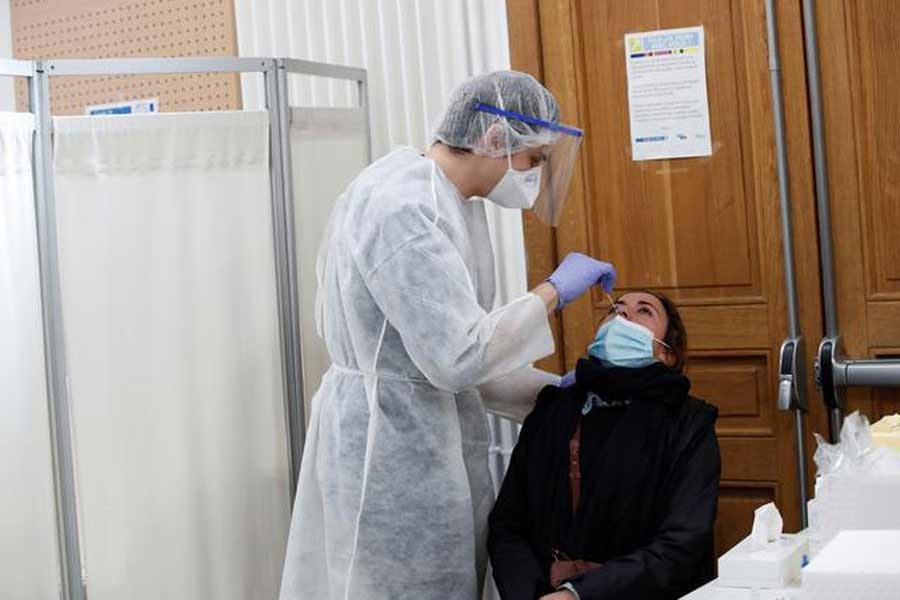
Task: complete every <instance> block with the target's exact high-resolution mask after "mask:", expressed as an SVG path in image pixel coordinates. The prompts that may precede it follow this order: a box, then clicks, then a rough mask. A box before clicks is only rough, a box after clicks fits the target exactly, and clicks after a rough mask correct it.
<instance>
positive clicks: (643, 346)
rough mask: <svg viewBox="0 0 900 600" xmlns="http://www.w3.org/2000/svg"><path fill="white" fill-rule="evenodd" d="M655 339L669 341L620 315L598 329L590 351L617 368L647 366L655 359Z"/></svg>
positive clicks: (656, 340)
mask: <svg viewBox="0 0 900 600" xmlns="http://www.w3.org/2000/svg"><path fill="white" fill-rule="evenodd" d="M653 342H659V343H660V344H662V345H663V346H666V347H668V344H666V343H665V342H663V341H662V340H658V339H656V338H655V337H653V332H652V331H650V330H649V329H647V328H646V327H644V326H643V325H638V324H637V323H632V322H631V321H629V320H628V319H626V318H624V317H622V316H619V315H617V316H616V318H615V319H613V320H612V321H609V322H607V323H604V324H603V325H601V326H600V329H598V330H597V335H596V336H595V337H594V343H592V344H591V345H590V346H588V354H590V355H591V356H593V357H594V358H598V359H600V360H602V361H603V362H606V363H609V364H611V365H615V366H617V367H631V368H638V367H646V366H648V365H651V364H653V363H654V362H656V357H655V356H654V355H653Z"/></svg>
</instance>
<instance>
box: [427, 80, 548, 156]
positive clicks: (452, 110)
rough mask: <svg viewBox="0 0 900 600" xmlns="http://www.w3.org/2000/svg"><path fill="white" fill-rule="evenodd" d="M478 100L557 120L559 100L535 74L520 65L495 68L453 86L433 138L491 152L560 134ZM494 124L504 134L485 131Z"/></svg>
mask: <svg viewBox="0 0 900 600" xmlns="http://www.w3.org/2000/svg"><path fill="white" fill-rule="evenodd" d="M478 104H487V105H490V106H494V107H497V108H500V109H503V110H507V111H514V112H517V113H520V114H523V115H526V116H528V117H531V118H533V119H536V120H539V121H545V122H550V123H557V122H558V121H559V104H557V102H556V99H555V98H554V97H553V94H551V93H550V91H549V90H548V89H547V88H545V87H544V86H543V85H541V84H540V83H539V82H538V80H537V79H535V78H534V77H532V76H531V75H528V74H527V73H520V72H518V71H495V72H493V73H489V74H487V75H478V76H476V77H473V78H471V79H469V80H468V81H465V82H463V83H462V84H461V85H460V86H459V87H458V88H456V90H454V92H453V94H452V95H451V97H450V103H449V105H448V106H447V109H446V111H445V112H444V115H443V118H442V119H441V121H440V124H439V125H438V127H437V129H436V130H435V133H434V139H435V140H436V141H439V142H443V143H445V144H447V145H448V146H452V147H454V148H463V149H466V150H471V151H473V152H474V153H475V154H480V155H484V156H492V157H498V156H505V155H507V153H510V154H515V153H516V152H520V151H522V150H525V149H526V148H534V147H537V146H546V145H550V144H553V143H555V142H556V141H557V139H559V136H560V134H559V132H558V131H553V130H551V129H548V128H546V127H541V126H540V125H535V124H530V123H526V122H524V121H521V120H518V119H508V118H506V117H504V116H501V115H497V114H492V113H489V112H484V111H480V110H476V109H475V106H476V105H478ZM495 125H499V126H500V128H499V129H497V133H498V134H500V133H502V134H504V135H497V136H495V137H492V136H489V135H487V134H488V131H489V130H490V129H491V128H492V127H493V126H495Z"/></svg>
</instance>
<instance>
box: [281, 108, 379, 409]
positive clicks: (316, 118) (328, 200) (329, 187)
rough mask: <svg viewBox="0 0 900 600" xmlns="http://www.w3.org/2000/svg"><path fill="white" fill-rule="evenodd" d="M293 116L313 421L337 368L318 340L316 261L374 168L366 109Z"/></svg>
mask: <svg viewBox="0 0 900 600" xmlns="http://www.w3.org/2000/svg"><path fill="white" fill-rule="evenodd" d="M290 114H291V127H290V143H291V165H290V168H291V175H292V177H291V179H292V181H293V187H294V198H293V200H294V237H295V238H296V254H297V271H298V276H297V277H298V279H297V280H298V282H299V286H300V316H301V321H300V323H301V335H302V343H301V348H302V353H303V354H302V356H303V388H304V398H305V401H306V404H307V410H306V415H307V416H308V415H309V414H311V413H310V410H309V402H310V400H311V399H312V397H313V394H314V393H315V392H316V390H317V389H318V388H319V383H320V381H321V379H322V375H324V374H325V371H327V370H328V367H329V366H330V364H331V362H330V360H329V358H328V351H327V350H326V348H325V342H324V340H322V339H320V338H319V337H318V336H317V335H316V319H315V299H316V286H315V281H316V256H317V255H318V252H319V246H320V244H321V242H322V235H323V233H324V232H325V228H326V226H327V224H328V217H329V215H330V214H331V209H332V207H333V206H334V204H335V202H336V201H337V199H338V197H339V196H340V195H341V194H342V193H343V192H344V189H345V188H346V187H347V185H348V184H349V183H350V182H351V181H353V179H354V178H355V177H356V176H357V175H358V174H359V172H360V171H362V170H363V169H364V168H365V167H366V166H367V165H368V164H369V158H368V156H369V155H368V144H369V137H368V133H367V125H366V119H365V113H364V111H363V110H362V109H358V108H356V109H351V108H292V109H291V112H290Z"/></svg>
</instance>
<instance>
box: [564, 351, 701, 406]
mask: <svg viewBox="0 0 900 600" xmlns="http://www.w3.org/2000/svg"><path fill="white" fill-rule="evenodd" d="M574 387H575V388H576V389H574V390H572V391H573V392H576V395H577V396H583V395H586V394H587V393H588V392H594V393H595V394H597V395H598V396H600V397H601V398H603V399H605V400H617V401H626V400H628V401H655V402H662V403H663V404H667V405H670V406H677V405H679V404H681V403H682V402H684V400H685V398H687V395H688V391H690V389H691V382H690V380H689V379H688V378H687V377H685V376H684V375H683V374H682V373H679V372H678V371H675V370H673V369H671V368H669V367H667V366H666V365H664V364H662V363H660V362H655V363H653V364H651V365H649V366H646V367H640V368H629V367H616V366H612V365H608V364H605V363H602V362H601V361H599V360H598V359H596V358H593V357H590V358H583V359H581V360H579V361H578V364H577V365H576V367H575V386H574Z"/></svg>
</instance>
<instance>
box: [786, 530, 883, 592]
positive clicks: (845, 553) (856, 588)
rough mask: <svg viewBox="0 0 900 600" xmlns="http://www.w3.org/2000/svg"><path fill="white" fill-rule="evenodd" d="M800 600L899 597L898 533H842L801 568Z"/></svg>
mask: <svg viewBox="0 0 900 600" xmlns="http://www.w3.org/2000/svg"><path fill="white" fill-rule="evenodd" d="M802 589H803V599H804V600H847V599H850V598H852V599H853V600H897V598H900V530H880V531H878V530H875V531H842V532H840V533H839V534H838V535H837V536H836V537H835V538H834V539H833V540H832V541H831V542H829V543H828V545H827V546H825V548H823V549H822V552H820V553H819V555H818V556H817V557H816V558H814V559H813V561H812V563H810V564H809V566H807V567H806V568H805V569H803V584H802Z"/></svg>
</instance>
